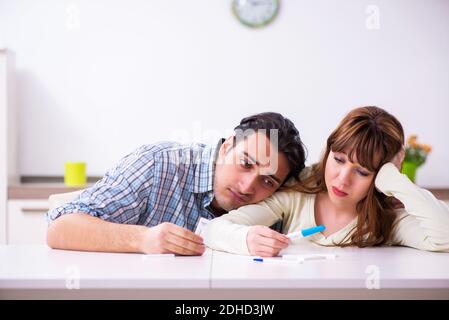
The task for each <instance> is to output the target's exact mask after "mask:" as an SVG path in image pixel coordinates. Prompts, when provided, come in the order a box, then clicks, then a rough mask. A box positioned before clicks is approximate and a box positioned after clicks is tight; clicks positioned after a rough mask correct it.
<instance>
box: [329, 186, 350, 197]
mask: <svg viewBox="0 0 449 320" xmlns="http://www.w3.org/2000/svg"><path fill="white" fill-rule="evenodd" d="M332 192H333V193H334V194H335V195H336V196H337V197H346V196H347V195H348V194H347V193H346V192H343V191H341V190H340V189H338V188H336V187H332Z"/></svg>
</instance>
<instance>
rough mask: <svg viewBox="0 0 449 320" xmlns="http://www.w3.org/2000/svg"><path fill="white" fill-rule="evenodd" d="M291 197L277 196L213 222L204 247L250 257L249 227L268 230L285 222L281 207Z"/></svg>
mask: <svg viewBox="0 0 449 320" xmlns="http://www.w3.org/2000/svg"><path fill="white" fill-rule="evenodd" d="M290 195H291V193H288V192H277V193H275V194H273V195H272V196H271V197H269V198H268V199H266V200H265V201H262V202H259V203H257V204H251V205H247V206H243V207H240V208H239V209H236V210H232V211H230V212H229V213H227V214H225V215H223V216H221V217H218V218H215V219H213V220H211V221H210V223H209V224H208V226H207V228H206V230H205V233H204V242H205V244H206V245H207V246H208V247H210V248H212V249H215V250H221V251H227V252H231V253H236V254H244V255H249V254H250V253H249V250H248V245H247V243H246V236H247V234H248V230H249V228H250V226H253V225H263V226H271V225H273V224H274V223H275V222H277V221H279V220H283V219H284V212H286V210H285V209H284V206H285V204H286V203H289V201H290V200H289V197H290Z"/></svg>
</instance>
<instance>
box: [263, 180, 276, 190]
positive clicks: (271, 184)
mask: <svg viewBox="0 0 449 320" xmlns="http://www.w3.org/2000/svg"><path fill="white" fill-rule="evenodd" d="M263 183H264V184H265V185H266V186H268V187H270V188H271V187H274V183H273V181H271V179H268V178H264V179H263Z"/></svg>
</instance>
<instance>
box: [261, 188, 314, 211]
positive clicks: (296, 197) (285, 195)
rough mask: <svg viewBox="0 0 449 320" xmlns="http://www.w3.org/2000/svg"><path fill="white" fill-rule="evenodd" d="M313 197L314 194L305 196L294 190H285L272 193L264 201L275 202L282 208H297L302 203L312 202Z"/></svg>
mask: <svg viewBox="0 0 449 320" xmlns="http://www.w3.org/2000/svg"><path fill="white" fill-rule="evenodd" d="M315 196H316V195H315V194H307V193H303V192H299V191H296V190H291V189H286V190H280V191H277V192H275V193H273V195H272V196H271V197H269V198H268V199H267V200H266V201H267V202H276V203H277V204H278V205H280V206H282V207H283V208H297V207H298V206H301V205H302V204H304V203H307V202H309V201H312V200H313V199H314V198H315Z"/></svg>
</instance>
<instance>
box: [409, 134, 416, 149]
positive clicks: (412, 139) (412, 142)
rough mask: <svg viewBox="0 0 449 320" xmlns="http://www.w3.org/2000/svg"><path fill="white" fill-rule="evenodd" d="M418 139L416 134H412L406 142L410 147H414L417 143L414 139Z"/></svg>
mask: <svg viewBox="0 0 449 320" xmlns="http://www.w3.org/2000/svg"><path fill="white" fill-rule="evenodd" d="M417 139H418V136H417V135H416V134H412V135H411V136H410V137H409V138H408V140H407V144H408V145H409V146H410V147H412V148H415V147H417V146H418V144H417V143H416V140H417Z"/></svg>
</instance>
